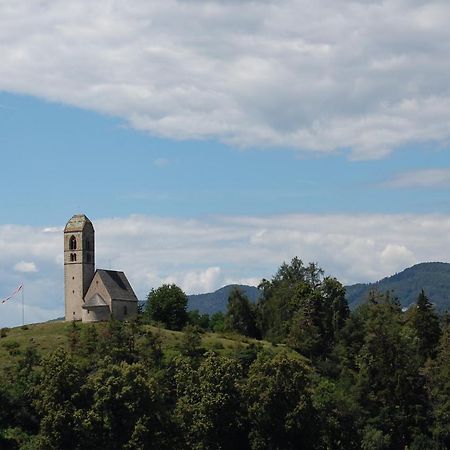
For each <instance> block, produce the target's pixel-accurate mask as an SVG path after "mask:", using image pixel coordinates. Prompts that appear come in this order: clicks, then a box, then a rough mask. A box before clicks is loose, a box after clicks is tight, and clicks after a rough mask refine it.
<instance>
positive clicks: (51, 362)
mask: <svg viewBox="0 0 450 450" xmlns="http://www.w3.org/2000/svg"><path fill="white" fill-rule="evenodd" d="M82 384H83V374H82V372H81V369H80V367H79V366H78V365H77V364H76V363H75V362H74V360H73V359H72V357H70V356H69V355H68V354H67V353H66V352H65V351H64V350H57V351H55V352H54V353H52V354H50V355H49V356H48V357H47V358H45V359H44V361H43V364H42V375H41V380H40V382H39V384H38V385H37V388H36V395H37V398H36V400H35V407H36V411H37V413H38V414H39V416H40V417H41V427H40V432H39V440H38V443H37V447H38V448H39V449H41V448H42V449H48V448H50V449H56V448H64V449H74V448H78V442H79V440H78V437H79V436H78V433H77V430H79V425H80V417H81V415H80V408H81V407H82V406H83V405H82V402H81V398H80V391H81V386H82Z"/></svg>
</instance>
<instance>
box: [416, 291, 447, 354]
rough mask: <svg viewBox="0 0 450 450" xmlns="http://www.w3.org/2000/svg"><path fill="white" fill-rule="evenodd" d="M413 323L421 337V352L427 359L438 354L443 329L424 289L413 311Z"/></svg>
mask: <svg viewBox="0 0 450 450" xmlns="http://www.w3.org/2000/svg"><path fill="white" fill-rule="evenodd" d="M411 325H412V327H413V329H414V330H415V332H416V334H417V337H418V338H419V353H420V356H421V357H422V359H423V360H424V361H425V360H426V359H427V358H430V357H433V356H435V354H436V347H437V344H438V342H439V337H440V334H441V329H440V326H439V318H438V316H437V314H436V312H435V311H434V307H433V304H432V303H431V302H430V300H429V299H428V297H427V296H426V295H425V292H424V291H423V290H422V291H421V293H420V294H419V296H418V297H417V302H416V305H415V307H414V310H413V312H412V318H411Z"/></svg>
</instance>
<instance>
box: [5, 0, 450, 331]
mask: <svg viewBox="0 0 450 450" xmlns="http://www.w3.org/2000/svg"><path fill="white" fill-rule="evenodd" d="M448 17H450V4H449V3H448V2H446V1H442V0H431V1H430V0H427V1H422V0H419V1H417V0H391V1H390V2H375V1H373V2H361V1H359V0H350V1H342V2H341V1H328V0H319V1H317V2H314V3H311V2H308V1H307V0H283V1H275V0H267V1H264V2H253V1H242V2H223V1H220V0H210V1H207V2H185V1H183V0H154V1H152V2H147V1H145V0H136V1H134V2H132V3H130V2H128V3H124V2H122V3H118V2H111V1H109V0H99V1H97V2H87V1H86V2H85V1H79V0H67V1H65V2H57V1H53V0H48V1H45V2H42V1H41V0H30V1H27V2H25V3H24V2H16V1H14V0H6V1H4V2H2V3H1V5H0V49H1V54H2V64H0V155H1V168H2V176H1V177H0V200H1V203H0V205H1V208H0V297H4V296H6V295H7V294H8V293H9V292H12V291H13V290H14V289H15V288H16V287H17V286H18V285H19V284H20V283H22V282H24V283H25V285H26V292H27V317H28V320H29V321H39V320H46V319H49V318H53V317H57V316H60V315H62V312H63V304H64V303H63V297H62V292H63V284H62V271H63V266H62V254H61V253H62V252H61V246H62V227H63V226H64V224H65V222H66V221H67V220H68V219H69V218H70V217H71V216H72V215H73V214H75V213H78V212H84V213H86V214H87V215H88V216H89V217H90V218H91V219H92V220H93V222H94V226H95V228H96V232H97V234H96V236H97V266H98V267H106V268H108V267H112V268H114V269H120V270H124V271H125V272H126V273H127V275H128V277H129V279H130V281H131V283H132V285H133V286H134V288H135V290H136V292H137V293H138V296H139V297H141V298H143V297H145V295H146V293H147V292H148V291H149V289H151V288H152V287H157V286H159V285H160V284H161V283H164V282H174V283H177V284H179V285H180V286H181V287H182V288H183V289H184V290H185V291H186V292H188V293H200V292H208V291H211V290H213V289H216V288H219V287H221V286H223V285H225V284H227V283H232V282H233V283H234V282H239V283H247V284H254V285H256V284H258V281H259V280H260V279H261V278H263V277H266V278H267V277H270V276H271V275H273V274H274V272H275V271H276V269H277V267H278V266H279V265H280V264H281V263H282V262H283V261H287V260H289V259H291V258H292V257H294V256H299V257H300V258H302V259H303V260H304V261H306V262H307V261H316V262H318V263H319V264H320V265H321V266H322V267H323V268H324V269H325V270H326V272H327V273H328V274H331V275H334V276H336V277H337V278H338V279H339V280H341V281H342V282H343V283H348V284H350V283H356V282H366V281H375V280H378V279H380V278H382V277H384V276H388V275H391V274H392V273H394V272H398V271H400V270H403V269H404V268H405V267H408V266H411V265H413V264H415V263H418V262H422V261H448V260H449V258H448V249H449V248H450V201H449V196H448V192H449V189H450V152H449V150H450V87H449V84H448V77H449V73H450V59H449V58H448V55H449V54H450V28H449V27H448ZM0 306H2V305H0ZM20 315H21V313H20V308H19V307H18V304H17V303H14V302H12V303H10V304H7V305H3V307H2V308H1V309H0V326H6V325H8V326H10V325H14V324H17V323H19V322H20Z"/></svg>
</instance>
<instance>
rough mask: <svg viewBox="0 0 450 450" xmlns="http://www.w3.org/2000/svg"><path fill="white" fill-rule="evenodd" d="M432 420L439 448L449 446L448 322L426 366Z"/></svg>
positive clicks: (449, 369)
mask: <svg viewBox="0 0 450 450" xmlns="http://www.w3.org/2000/svg"><path fill="white" fill-rule="evenodd" d="M426 373H427V379H428V383H427V387H428V391H429V393H430V397H431V403H432V413H433V421H432V426H431V431H432V433H433V437H434V439H435V441H436V442H437V444H438V445H439V446H440V447H439V448H442V449H444V448H450V323H449V318H448V316H446V317H445V318H444V326H443V331H442V335H441V339H440V342H439V346H438V352H437V355H436V358H435V360H433V361H429V364H428V367H427V368H426Z"/></svg>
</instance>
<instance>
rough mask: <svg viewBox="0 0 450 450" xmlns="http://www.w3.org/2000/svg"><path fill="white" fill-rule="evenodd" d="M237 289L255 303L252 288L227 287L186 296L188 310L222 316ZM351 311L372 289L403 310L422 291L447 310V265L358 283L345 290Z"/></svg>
mask: <svg viewBox="0 0 450 450" xmlns="http://www.w3.org/2000/svg"><path fill="white" fill-rule="evenodd" d="M234 287H238V288H239V289H241V290H242V291H244V293H245V294H246V295H247V297H248V298H249V299H250V301H252V302H256V301H257V300H258V298H259V297H260V295H261V292H260V291H259V290H258V289H257V288H256V287H254V286H245V285H237V284H230V285H228V286H224V287H223V288H221V289H218V290H217V291H215V292H211V293H208V294H197V295H188V298H189V302H188V309H189V310H193V309H198V310H199V311H200V312H201V313H207V314H213V313H215V312H217V311H223V312H225V311H226V309H227V303H228V295H229V294H230V291H231V289H233V288H234ZM345 288H346V291H347V300H348V303H349V305H350V308H355V307H356V306H357V305H358V304H359V303H361V302H363V301H364V300H366V298H367V295H368V294H369V292H370V290H371V289H376V290H377V291H379V292H386V291H392V292H393V294H394V295H395V296H397V297H398V298H399V300H400V303H401V304H402V306H405V307H407V306H410V305H411V304H412V303H415V301H416V299H417V296H418V295H419V293H420V291H421V290H422V289H423V290H424V291H425V293H426V295H427V296H428V297H429V298H430V300H431V301H432V302H433V303H434V305H435V306H436V308H437V309H438V310H440V311H444V310H448V309H450V264H449V263H441V262H432V263H421V264H416V265H415V266H413V267H409V268H408V269H405V270H403V271H402V272H399V273H396V274H395V275H392V276H390V277H386V278H383V279H382V280H380V281H377V282H375V283H359V284H353V285H351V286H346V287H345Z"/></svg>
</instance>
